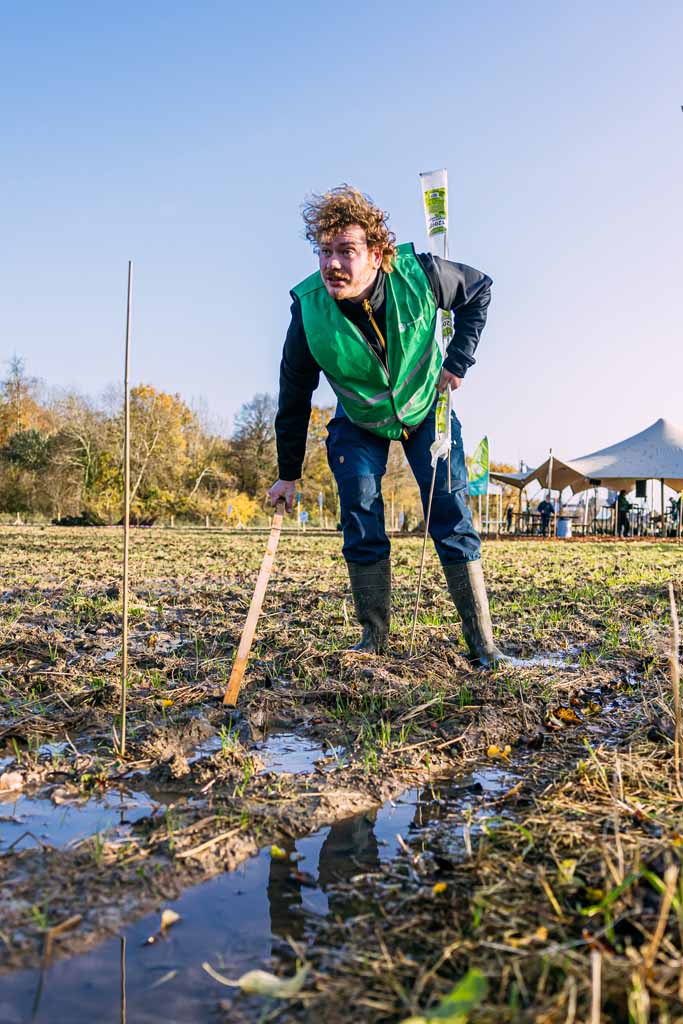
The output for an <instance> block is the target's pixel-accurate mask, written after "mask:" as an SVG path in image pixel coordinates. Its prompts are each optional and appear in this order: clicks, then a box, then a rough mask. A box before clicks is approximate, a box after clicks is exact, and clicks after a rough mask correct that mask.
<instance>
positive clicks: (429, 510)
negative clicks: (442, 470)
mask: <svg viewBox="0 0 683 1024" xmlns="http://www.w3.org/2000/svg"><path fill="white" fill-rule="evenodd" d="M448 461H449V462H450V453H449V456H448ZM438 465H439V462H438V459H437V461H436V462H435V463H434V472H433V473H432V483H431V487H430V488H429V501H428V502H427V515H426V516H425V535H424V539H423V541H422V557H421V559H420V571H419V573H418V577H417V594H416V595H415V611H414V612H413V629H412V632H411V634H410V657H411V658H412V656H413V649H414V647H415V630H416V629H417V613H418V611H419V610H420V592H421V590H422V574H423V573H424V567H425V555H426V553H427V537H428V535H429V518H430V516H431V514H432V498H433V497H434V484H435V482H436V467H437V466H438Z"/></svg>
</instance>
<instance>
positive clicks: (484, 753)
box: [0, 527, 683, 1024]
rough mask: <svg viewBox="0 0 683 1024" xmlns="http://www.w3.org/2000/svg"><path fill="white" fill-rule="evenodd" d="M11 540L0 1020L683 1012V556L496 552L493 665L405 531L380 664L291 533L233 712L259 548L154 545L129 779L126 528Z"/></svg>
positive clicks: (41, 533) (310, 549)
mask: <svg viewBox="0 0 683 1024" xmlns="http://www.w3.org/2000/svg"><path fill="white" fill-rule="evenodd" d="M0 545H1V546H2V566H3V575H2V578H1V579H0V682H1V683H2V688H1V699H2V709H1V711H0V881H1V883H2V885H1V889H0V972H1V973H0V1020H1V1021H3V1022H7V1024H15V1022H23V1021H27V1020H34V1021H50V1022H62V1021H64V1022H66V1021H68V1022H69V1024H79V1022H81V1021H82V1022H85V1021H93V1020H96V1021H98V1024H99V1022H107V1021H117V1022H118V1021H125V1020H129V1021H131V1022H132V1021H135V1024H146V1022H152V1021H159V1020H162V1019H165V1020H166V1019H168V1020H173V1021H177V1022H183V1024H186V1022H187V1024H189V1022H194V1021H197V1022H199V1021H202V1022H203V1021H216V1022H226V1021H258V1020H273V1021H318V1020H321V1019H324V1020H325V1021H326V1022H328V1024H333V1022H337V1021H340V1022H341V1021H349V1020H354V1021H356V1020H358V1021H372V1022H375V1021H377V1022H379V1021H404V1020H408V1019H414V1020H415V1021H419V1020H428V1019H440V1020H442V1021H445V1020H451V1021H459V1022H460V1024H462V1022H464V1021H466V1020H467V1021H470V1022H487V1024H494V1022H495V1024H498V1022H508V1021H509V1022H518V1021H519V1022H537V1024H573V1022H574V1021H576V1022H577V1024H578V1022H584V1021H590V1022H591V1024H596V1022H598V1021H625V1022H626V1021H633V1022H634V1024H646V1022H661V1024H665V1022H668V1024H673V1022H676V1021H678V1022H680V1021H683V959H682V957H683V883H682V881H681V875H680V865H681V851H682V850H683V821H682V819H681V812H682V810H683V789H682V788H681V780H680V777H679V767H680V766H679V764H678V750H677V747H676V744H675V743H674V739H675V722H674V715H673V712H672V696H671V695H672V687H671V679H670V669H671V666H670V661H669V657H668V656H669V653H670V650H671V632H672V627H671V617H670V613H669V597H668V590H667V586H668V583H669V581H673V582H674V586H675V590H676V594H677V596H678V598H679V600H680V597H681V593H682V591H683V560H682V552H681V548H680V547H678V546H677V545H676V544H671V543H669V544H667V543H657V542H652V543H637V544H630V543H629V542H608V543H596V544H593V543H571V542H569V543H566V542H561V541H560V542H556V541H549V542H547V543H542V542H535V541H529V542H518V543H506V542H498V543H497V542H491V543H489V544H487V545H485V547H484V566H485V572H486V575H487V579H488V581H489V593H490V598H491V604H492V612H493V618H494V625H495V627H496V633H497V638H498V640H499V642H500V645H501V646H502V647H503V648H504V650H506V652H508V653H510V654H513V655H514V656H515V657H514V660H513V662H512V663H511V664H510V665H509V666H506V667H505V668H501V669H499V670H498V671H496V672H495V673H492V674H488V675H487V674H485V673H481V672H478V671H476V670H474V669H472V668H471V667H470V665H469V664H468V662H467V661H466V660H465V658H464V657H463V655H464V647H463V646H462V642H461V641H460V639H459V630H458V629H457V627H456V626H455V622H454V618H453V614H452V608H451V606H450V602H449V600H448V597H447V594H446V593H445V588H444V587H443V585H442V577H441V574H440V570H439V567H438V564H437V562H436V559H435V557H434V556H433V554H430V559H429V562H428V568H427V574H426V578H425V579H426V582H425V584H424V586H423V599H422V606H421V615H420V624H419V630H418V642H417V650H416V653H415V654H414V656H413V657H409V655H408V647H409V637H410V622H411V615H412V605H413V601H414V593H415V585H416V568H417V564H418V561H419V555H420V541H419V540H418V539H416V538H402V539H400V540H399V541H397V542H396V543H395V545H394V551H393V571H394V580H395V585H394V619H393V629H392V646H391V650H390V653H389V654H388V655H387V656H386V657H384V658H378V657H368V656H361V655H355V654H350V653H347V652H346V650H345V649H346V647H348V645H349V644H351V643H353V642H354V641H355V639H356V638H357V634H358V629H357V627H356V626H355V623H354V618H353V607H352V602H351V598H350V593H349V588H348V580H347V575H346V569H345V565H344V562H343V560H342V558H341V551H340V538H339V537H337V536H331V535H330V536H317V537H316V536H310V535H309V536H305V535H303V536H302V535H299V534H296V535H287V534H285V535H283V537H282V540H281V542H280V549H279V551H278V556H277V560H276V566H275V570H274V574H273V577H272V579H271V583H270V586H269V589H268V593H267V596H266V602H265V606H264V612H263V615H262V617H261V620H260V623H259V628H258V631H257V639H256V643H255V645H254V649H253V650H252V658H251V661H250V665H249V669H248V672H247V677H246V680H247V681H246V684H245V688H244V690H243V692H242V695H241V697H240V703H239V710H238V711H237V712H235V713H233V714H228V713H226V711H225V709H224V708H223V706H222V694H223V691H224V689H225V685H226V682H227V678H228V676H229V673H230V666H231V662H232V657H233V654H234V650H235V647H236V645H237V642H238V640H239V636H240V632H241V628H242V625H243V622H244V618H245V615H246V611H247V608H248V606H249V601H250V598H251V594H252V591H253V586H254V582H255V578H256V573H257V571H258V566H259V564H260V561H261V557H262V554H263V548H264V545H265V535H263V534H256V535H251V536H248V535H236V534H233V535H231V534H228V533H223V532H220V531H212V530H194V531H192V530H183V531H181V530H178V531H171V530H168V531H165V530H138V531H134V533H133V536H132V539H131V627H130V677H129V687H128V723H127V737H128V740H127V751H126V757H125V758H122V757H120V756H119V754H118V753H117V749H118V747H117V738H118V736H120V731H121V723H120V721H119V719H118V710H119V694H118V690H119V674H120V623H121V600H120V593H119V585H118V583H119V578H120V568H119V563H120V550H121V533H120V531H118V530H116V529H110V530H106V529H103V530H96V529H81V530H77V529H75V530H70V529H55V528H46V529H30V528H21V527H6V528H0ZM679 830H680V831H679ZM164 911H166V913H165V914H164V913H163V912H164ZM168 911H173V912H174V913H175V914H177V915H179V918H178V919H175V917H174V915H173V914H169V913H168ZM203 965H207V967H208V970H207V967H204V966H203ZM256 968H260V969H264V970H266V971H270V972H272V973H274V974H276V975H278V976H280V977H282V978H291V977H292V976H293V975H294V974H295V972H296V971H297V969H298V968H303V970H302V972H301V973H300V974H299V975H298V981H301V980H302V979H303V984H302V986H301V987H300V989H299V990H298V991H295V992H294V993H291V992H290V993H289V998H270V997H267V996H265V995H262V994H254V993H249V992H248V991H241V990H240V989H239V988H237V987H229V986H226V985H225V984H224V983H223V982H222V981H221V980H220V978H221V977H222V978H223V980H225V979H226V978H227V979H233V980H234V979H238V978H239V977H240V976H241V975H243V974H244V973H245V972H248V971H251V970H253V969H256ZM462 979H466V982H465V984H464V985H463V986H461V988H460V990H459V991H460V992H461V993H462V992H464V991H465V990H467V992H468V993H469V996H468V999H465V1001H464V1002H462V1003H460V1004H458V1005H459V1009H458V1006H456V1002H455V997H454V999H453V1000H452V1002H451V1004H450V1006H451V1010H450V1015H449V1013H448V1012H447V1009H446V1007H447V1003H442V1000H443V999H444V997H445V996H447V995H448V993H449V992H451V991H452V990H453V989H454V986H456V984H457V983H458V982H459V981H461V980H462ZM246 987H247V988H248V985H247V986H246ZM297 987H298V982H297V984H295V985H293V986H292V988H294V989H296V988H297ZM284 994H287V993H286V992H285V993H284ZM463 998H464V997H463ZM468 1000H469V1001H468ZM456 1010H457V1011H458V1013H459V1014H460V1015H459V1016H458V1015H457V1013H456Z"/></svg>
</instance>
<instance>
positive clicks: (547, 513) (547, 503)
mask: <svg viewBox="0 0 683 1024" xmlns="http://www.w3.org/2000/svg"><path fill="white" fill-rule="evenodd" d="M554 511H555V507H554V505H553V503H552V501H551V500H550V491H548V493H547V494H546V496H545V498H544V499H543V501H542V502H541V503H540V505H539V506H538V509H537V512H538V514H539V515H540V517H541V533H542V535H543V536H544V537H546V536H547V534H548V525H549V524H550V517H551V516H552V514H553V512H554Z"/></svg>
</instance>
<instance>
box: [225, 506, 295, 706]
mask: <svg viewBox="0 0 683 1024" xmlns="http://www.w3.org/2000/svg"><path fill="white" fill-rule="evenodd" d="M284 511H285V503H284V500H283V499H282V498H280V500H279V501H278V503H277V505H276V506H275V515H274V516H273V525H272V527H271V530H270V537H269V538H268V544H267V545H266V553H265V555H264V556H263V561H262V562H261V569H260V571H259V574H258V579H257V580H256V589H255V590H254V596H253V597H252V599H251V604H250V605H249V612H248V614H247V621H246V622H245V623H244V629H243V630H242V636H241V637H240V645H239V647H238V648H237V655H236V657H235V661H234V664H233V666H232V672H231V673H230V680H229V682H228V688H227V690H226V691H225V697H224V698H223V703H224V704H226V705H228V707H235V705H236V703H237V698H238V696H239V692H240V690H241V689H242V679H243V677H244V672H245V669H246V667H247V661H248V660H249V651H250V650H251V644H252V641H253V639H254V633H255V631H256V624H257V623H258V620H259V615H260V614H261V606H262V604H263V598H264V597H265V593H266V587H267V586H268V579H269V577H270V572H271V569H272V568H273V561H274V559H275V552H276V551H277V545H278V541H279V540H280V531H281V530H282V516H283V515H284Z"/></svg>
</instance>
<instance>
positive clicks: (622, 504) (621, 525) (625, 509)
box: [617, 490, 633, 537]
mask: <svg viewBox="0 0 683 1024" xmlns="http://www.w3.org/2000/svg"><path fill="white" fill-rule="evenodd" d="M632 508H633V506H632V505H631V502H630V501H629V500H628V498H627V497H626V491H625V490H621V491H619V494H618V496H617V535H618V536H619V537H628V536H629V534H630V532H631V524H630V521H629V517H628V514H629V512H630V511H631V509H632Z"/></svg>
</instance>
